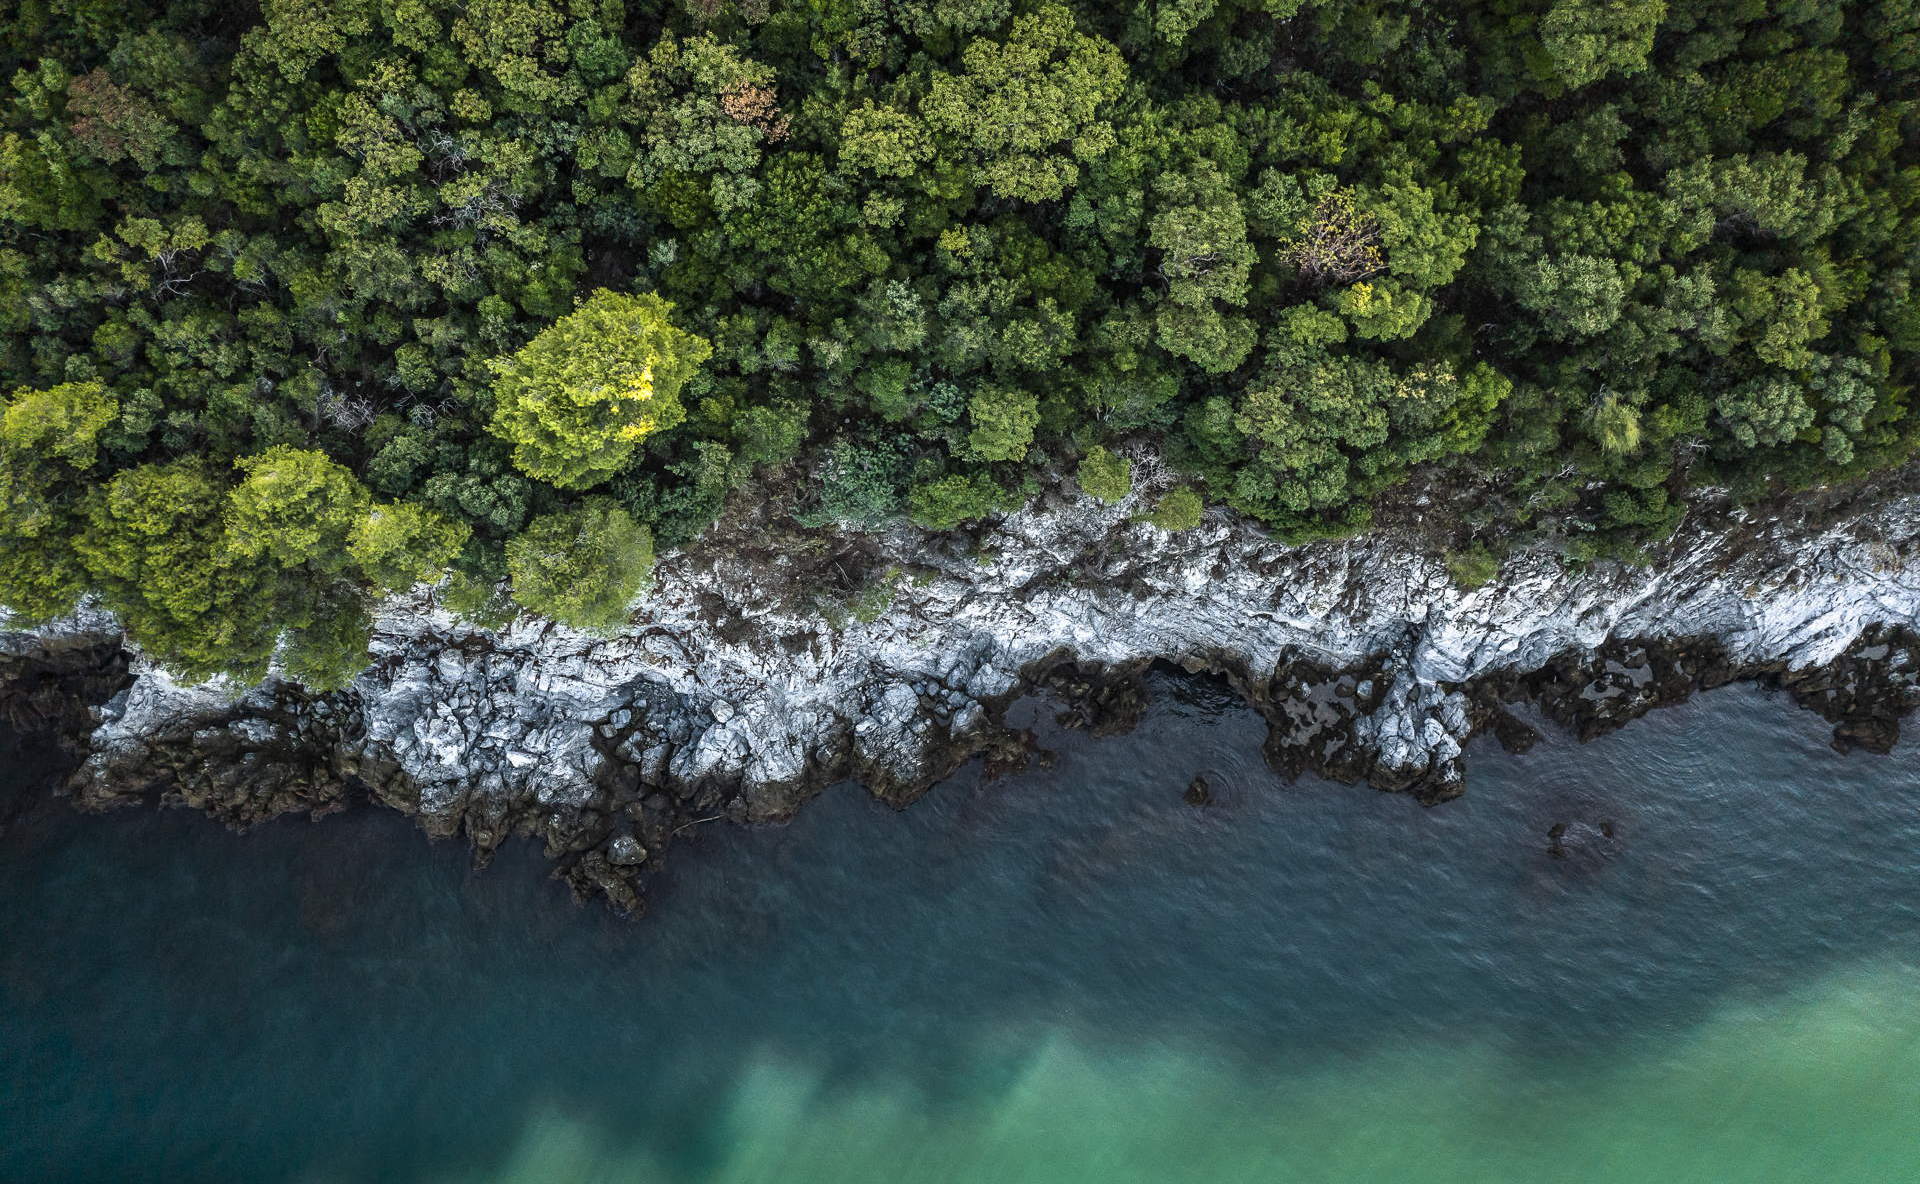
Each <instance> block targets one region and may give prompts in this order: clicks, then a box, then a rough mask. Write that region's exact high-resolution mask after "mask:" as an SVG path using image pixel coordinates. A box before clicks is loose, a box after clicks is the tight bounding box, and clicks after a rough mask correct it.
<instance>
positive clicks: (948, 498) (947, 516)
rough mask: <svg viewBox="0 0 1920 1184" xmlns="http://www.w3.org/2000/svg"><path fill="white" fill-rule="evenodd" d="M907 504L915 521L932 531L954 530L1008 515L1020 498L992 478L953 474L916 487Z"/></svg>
mask: <svg viewBox="0 0 1920 1184" xmlns="http://www.w3.org/2000/svg"><path fill="white" fill-rule="evenodd" d="M907 502H908V507H909V509H910V511H911V513H912V515H913V520H914V521H915V522H917V523H919V524H920V525H922V526H924V527H927V528H928V529H929V530H952V529H953V528H954V527H956V526H959V525H960V524H962V523H964V522H971V521H974V520H975V519H979V518H985V517H988V516H990V515H993V514H1001V513H1006V512H1007V511H1009V510H1012V509H1014V508H1015V507H1016V506H1018V505H1019V504H1020V499H1019V497H1018V496H1013V495H1009V494H1008V492H1007V491H1006V490H1005V489H1002V488H1001V487H1000V486H998V485H996V484H994V482H993V480H992V479H991V478H989V477H985V476H981V475H979V474H975V475H972V476H967V475H964V474H960V473H954V474H949V475H948V476H945V477H941V478H939V479H938V480H934V481H928V482H925V483H924V484H921V485H916V486H914V487H913V491H912V493H911V495H910V496H909V497H908V499H907Z"/></svg>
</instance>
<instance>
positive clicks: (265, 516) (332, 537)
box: [226, 444, 367, 570]
mask: <svg viewBox="0 0 1920 1184" xmlns="http://www.w3.org/2000/svg"><path fill="white" fill-rule="evenodd" d="M235 464H236V467H238V468H239V469H240V470H241V471H242V472H243V473H245V474H246V477H245V478H244V479H243V480H242V481H241V482H240V484H239V485H237V486H235V487H234V489H233V491H232V492H231V493H230V494H228V495H227V502H228V505H227V540H226V543H227V548H228V549H229V550H231V551H232V552H233V554H234V555H235V556H236V557H237V558H239V559H242V560H253V559H266V560H270V561H271V562H273V563H276V564H279V565H280V566H281V567H299V566H301V565H303V564H313V565H314V566H316V567H319V568H322V569H326V570H339V569H340V568H341V567H342V566H344V564H345V562H346V560H347V558H348V556H347V540H348V538H349V537H350V536H351V535H352V534H353V531H354V529H355V527H356V526H358V525H359V524H360V522H361V519H362V517H363V515H364V514H365V507H366V504H367V491H366V490H365V489H364V488H362V487H361V485H360V483H359V482H358V481H356V480H354V477H353V474H352V473H350V472H348V471H347V470H346V469H344V468H342V467H341V466H340V465H338V464H335V463H334V462H333V461H331V460H329V459H327V455H326V453H324V452H315V451H313V450H311V449H304V448H293V447H289V446H288V445H285V444H282V445H278V446H276V447H273V448H269V449H268V450H267V451H265V452H263V453H260V454H259V455H258V456H249V457H243V458H241V459H240V460H239V461H237V462H235Z"/></svg>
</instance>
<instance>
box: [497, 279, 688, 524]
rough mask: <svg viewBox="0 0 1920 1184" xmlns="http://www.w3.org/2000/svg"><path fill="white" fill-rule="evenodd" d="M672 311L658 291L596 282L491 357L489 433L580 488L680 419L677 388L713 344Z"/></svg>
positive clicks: (526, 460)
mask: <svg viewBox="0 0 1920 1184" xmlns="http://www.w3.org/2000/svg"><path fill="white" fill-rule="evenodd" d="M672 312H673V306H672V305H671V304H669V303H667V302H666V301H665V300H662V299H661V298H660V297H658V296H654V295H645V296H629V295H625V294H623V293H620V292H613V291H609V290H607V289H605V288H602V289H601V290H599V291H598V292H595V293H594V294H593V295H591V296H589V297H587V298H586V299H585V300H584V301H582V302H581V304H580V307H579V308H577V309H575V310H574V311H573V312H571V313H569V314H567V315H566V316H564V317H561V318H560V319H559V320H557V321H555V322H554V323H553V324H551V325H549V326H547V328H546V329H545V330H544V331H542V332H541V333H540V335H539V336H537V337H535V338H534V339H533V340H532V341H530V342H528V343H527V344H526V346H525V348H523V349H521V350H520V352H518V353H516V354H513V355H511V356H509V357H505V358H499V359H496V360H495V361H494V362H493V363H492V367H493V371H494V373H495V375H496V376H497V378H496V381H495V383H494V397H495V403H494V413H493V424H492V428H493V433H494V434H495V435H496V436H499V437H500V438H501V439H503V440H506V441H509V442H510V443H512V444H513V446H514V447H513V460H514V463H515V464H516V465H518V466H519V467H520V469H521V471H523V472H525V473H526V474H527V475H528V476H530V477H536V478H538V479H540V480H542V481H546V482H550V483H551V484H553V485H556V486H559V487H560V488H562V489H587V488H590V487H592V486H594V485H598V484H599V483H600V482H602V481H605V480H606V479H607V478H609V477H611V476H613V475H614V474H615V473H617V472H619V471H620V470H621V469H622V468H623V467H625V466H626V464H627V462H628V461H629V460H630V459H632V457H633V450H634V449H635V448H636V447H637V446H638V445H639V444H640V442H641V441H643V440H645V439H646V438H647V437H648V436H651V435H653V434H654V433H655V432H663V431H666V430H667V429H668V428H671V427H673V426H675V425H676V424H678V423H680V422H681V421H682V420H684V419H685V418H686V410H685V409H684V408H683V407H682V406H681V405H680V388H681V387H683V386H685V385H686V382H687V380H688V379H689V378H691V377H693V374H694V372H695V371H696V370H697V369H698V368H699V366H700V363H702V362H704V361H706V360H707V357H708V355H710V354H711V353H712V352H713V347H712V346H710V345H709V344H708V343H707V341H706V339H705V338H703V337H696V336H695V335H693V334H691V333H688V332H685V331H684V330H681V329H677V328H675V327H674V326H673V324H672V322H671V321H670V320H669V317H670V316H671V315H672Z"/></svg>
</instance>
